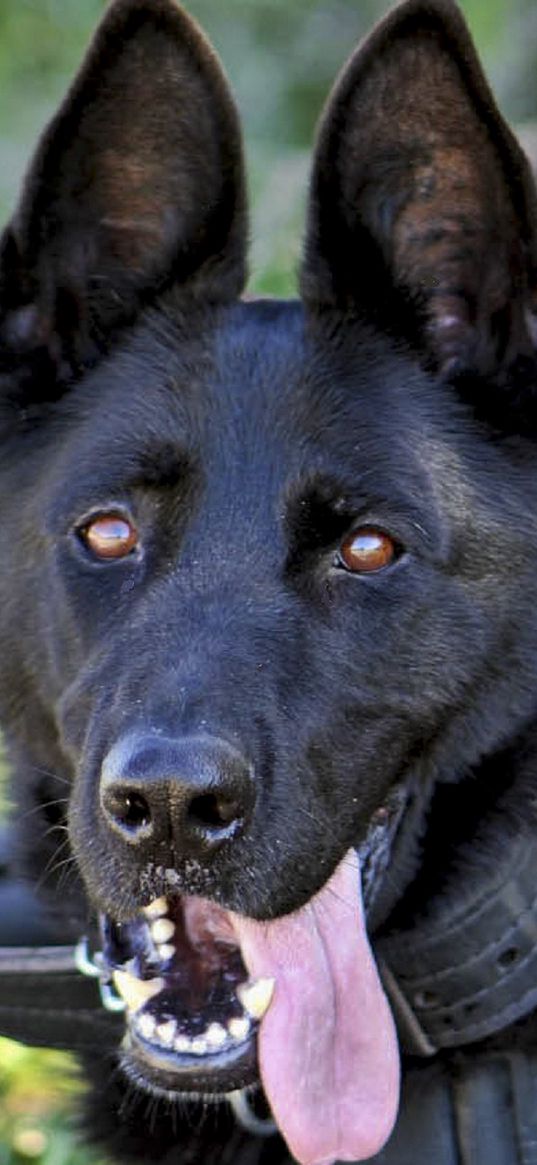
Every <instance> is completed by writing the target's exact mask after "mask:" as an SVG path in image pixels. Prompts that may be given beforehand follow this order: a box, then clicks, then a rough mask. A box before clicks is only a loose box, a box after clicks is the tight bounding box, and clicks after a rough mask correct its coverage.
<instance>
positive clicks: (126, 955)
mask: <svg viewBox="0 0 537 1165" xmlns="http://www.w3.org/2000/svg"><path fill="white" fill-rule="evenodd" d="M101 929H102V940H103V956H104V961H105V963H106V965H107V967H108V968H109V969H110V971H111V974H112V980H113V983H114V986H115V988H116V991H117V992H118V994H119V995H120V996H121V998H122V999H123V1001H124V1003H125V1013H126V1024H127V1037H126V1041H125V1045H124V1046H125V1048H126V1050H127V1052H128V1053H129V1055H130V1057H131V1058H133V1059H134V1062H135V1064H136V1065H137V1066H138V1067H139V1069H140V1071H141V1072H143V1074H144V1075H145V1076H146V1077H148V1080H149V1082H153V1084H154V1086H155V1087H156V1088H158V1090H159V1091H165V1090H172V1091H174V1092H177V1091H181V1092H191V1091H192V1092H200V1091H203V1092H208V1091H210V1092H214V1093H225V1092H229V1091H231V1090H234V1089H237V1088H243V1087H245V1086H246V1085H249V1084H252V1083H253V1082H254V1081H255V1080H256V1078H257V1066H256V1065H257V1057H256V1034H257V1029H258V1027H259V1023H260V1021H261V1019H262V1018H263V1016H264V1015H265V1014H266V1012H267V1010H268V1008H269V1006H270V1003H271V999H272V995H273V990H274V980H273V979H270V978H257V979H250V978H249V976H248V972H247V970H246V968H245V966H244V962H243V959H242V956H241V952H240V947H239V940H238V937H237V935H236V933H235V931H234V928H233V925H232V921H231V916H230V915H229V913H227V912H226V911H224V910H223V909H222V908H221V907H219V906H217V905H216V904H215V903H212V902H207V901H204V900H201V899H198V898H190V897H188V896H181V897H179V896H174V897H169V898H157V899H155V900H154V901H153V902H151V903H150V904H149V905H148V906H146V907H145V908H144V909H143V910H142V911H141V912H140V914H139V915H138V916H137V917H136V918H135V919H134V920H133V921H131V922H128V923H116V922H114V921H113V920H112V919H111V918H110V917H109V916H103V918H102V920H101Z"/></svg>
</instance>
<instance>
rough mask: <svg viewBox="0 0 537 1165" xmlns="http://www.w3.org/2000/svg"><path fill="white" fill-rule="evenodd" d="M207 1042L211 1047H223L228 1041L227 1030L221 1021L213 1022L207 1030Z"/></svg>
mask: <svg viewBox="0 0 537 1165" xmlns="http://www.w3.org/2000/svg"><path fill="white" fill-rule="evenodd" d="M204 1038H205V1042H206V1044H207V1045H208V1047H209V1048H223V1046H224V1044H225V1043H227V1038H228V1037H227V1032H226V1029H225V1027H222V1024H221V1023H211V1024H209V1027H208V1028H207V1031H206V1032H205V1037H204Z"/></svg>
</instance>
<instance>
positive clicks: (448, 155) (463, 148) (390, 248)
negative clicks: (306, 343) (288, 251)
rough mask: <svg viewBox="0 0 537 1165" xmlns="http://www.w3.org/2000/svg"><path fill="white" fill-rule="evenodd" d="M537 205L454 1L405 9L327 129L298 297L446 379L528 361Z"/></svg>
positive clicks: (347, 89) (337, 93)
mask: <svg viewBox="0 0 537 1165" xmlns="http://www.w3.org/2000/svg"><path fill="white" fill-rule="evenodd" d="M535 221H536V218H535V196H534V189H533V181H532V178H531V176H530V172H529V167H528V166H527V163H526V160H525V158H524V156H523V154H522V152H521V150H520V148H519V146H518V145H517V143H516V141H515V139H514V137H513V135H512V134H511V132H510V131H509V129H508V128H507V126H506V124H505V122H504V121H503V119H502V117H501V116H500V114H499V112H498V109H497V107H496V105H495V102H494V99H493V97H492V94H491V92H490V89H489V87H488V85H487V82H486V80H485V78H484V76H483V73H482V70H481V67H480V64H479V61H478V58H477V55H476V52H475V49H474V47H473V44H472V42H471V39H470V35H469V32H468V30H467V28H466V26H465V24H464V21H463V19H462V16H461V14H460V12H459V10H458V8H457V7H456V6H455V4H453V3H452V2H451V0H407V2H406V3H403V4H401V5H400V6H399V7H398V8H396V9H395V10H394V11H393V12H392V13H391V14H390V15H389V16H388V18H387V19H386V20H385V21H384V22H383V23H381V24H380V25H379V26H378V27H377V28H376V30H375V31H374V32H373V34H372V35H371V37H370V38H369V39H368V40H367V41H366V42H365V44H364V45H363V46H362V47H361V48H359V49H358V51H357V52H356V54H355V55H354V57H352V58H351V60H350V62H349V64H348V65H347V67H346V68H345V70H344V71H343V73H342V75H341V77H340V78H339V80H338V82H337V83H336V86H335V89H334V92H333V94H332V96H331V98H330V100H329V102H328V105H327V108H326V112H325V114H324V117H323V119H322V121H321V125H320V131H319V136H318V142H317V149H316V155H315V160H314V169H313V176H312V182H311V196H310V206H309V222H308V232H307V241H306V254H305V261H304V267H303V272H302V290H303V295H304V297H305V299H306V300H307V301H308V302H309V303H310V304H311V305H313V306H318V307H323V306H338V307H342V308H344V309H346V310H349V309H350V310H351V311H355V310H358V311H359V312H363V313H365V314H366V316H368V317H369V318H372V319H373V320H375V321H376V322H378V323H380V325H381V326H383V327H385V328H388V330H390V331H391V332H395V333H397V332H399V334H404V335H405V336H406V337H407V339H410V340H411V342H412V343H414V344H417V345H418V347H419V348H420V349H421V351H422V354H423V357H424V360H425V362H426V363H428V364H429V365H432V366H434V367H435V368H436V369H440V370H443V371H444V372H445V373H447V374H452V373H453V372H455V371H457V370H462V369H465V370H467V369H468V370H471V371H477V372H479V373H483V374H487V375H490V374H491V373H493V372H496V373H498V372H499V371H500V370H502V374H503V372H504V371H505V368H506V367H507V366H510V365H512V363H513V362H514V361H515V360H516V359H517V357H519V356H521V355H523V354H532V353H533V345H532V343H531V337H530V330H531V323H530V313H531V307H532V301H533V303H534V302H535V286H536V274H537V246H536V233H535Z"/></svg>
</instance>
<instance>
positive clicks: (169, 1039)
mask: <svg viewBox="0 0 537 1165" xmlns="http://www.w3.org/2000/svg"><path fill="white" fill-rule="evenodd" d="M156 1034H157V1039H158V1040H159V1042H160V1043H161V1044H163V1045H164V1047H165V1048H172V1047H173V1045H174V1042H175V1039H176V1036H177V1024H176V1022H175V1020H174V1019H169V1020H168V1022H167V1023H159V1025H158V1028H157V1032H156Z"/></svg>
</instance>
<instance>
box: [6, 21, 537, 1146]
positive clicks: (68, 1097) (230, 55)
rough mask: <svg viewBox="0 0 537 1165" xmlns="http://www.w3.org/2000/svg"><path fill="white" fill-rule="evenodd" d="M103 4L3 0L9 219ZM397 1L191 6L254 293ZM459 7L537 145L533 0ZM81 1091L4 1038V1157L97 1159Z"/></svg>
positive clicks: (59, 1064) (290, 248)
mask: <svg viewBox="0 0 537 1165" xmlns="http://www.w3.org/2000/svg"><path fill="white" fill-rule="evenodd" d="M148 2H150V0H148ZM104 7H105V4H104V2H103V0H0V95H1V96H0V212H1V214H2V218H4V217H5V216H7V215H8V214H9V213H10V211H11V210H12V208H13V206H14V204H15V200H16V196H17V189H18V186H19V183H20V180H21V177H22V175H23V173H24V169H25V166H26V163H27V160H28V157H29V153H30V150H31V147H32V143H33V142H34V141H35V137H36V135H37V133H38V132H39V130H40V128H41V127H42V126H43V125H44V123H45V122H46V120H47V118H48V117H49V116H50V114H51V113H52V111H53V110H54V108H55V105H56V103H57V102H58V100H59V99H60V97H61V95H62V94H63V92H64V90H65V88H66V86H67V84H68V81H69V78H70V77H71V76H72V73H73V70H74V69H75V68H76V65H77V62H78V61H79V59H80V56H81V53H82V51H83V48H84V45H85V44H86V43H87V40H88V37H89V35H90V32H91V29H92V27H93V26H94V24H95V23H96V21H97V19H98V18H99V15H100V14H101V13H102V11H103V10H104ZM388 7H389V4H388V3H387V2H386V0H191V2H190V3H189V4H188V8H189V11H190V12H191V13H192V14H193V15H194V16H195V17H196V18H197V19H198V20H199V22H200V23H201V24H202V26H203V28H204V29H205V31H206V32H207V34H208V35H209V37H210V39H211V40H212V41H213V43H214V45H215V47H216V48H217V50H218V51H219V53H220V55H221V57H222V59H223V61H224V63H225V67H226V70H227V72H228V75H229V77H230V78H231V80H232V84H233V89H234V91H235V94H236V97H237V101H238V104H239V107H240V109H241V113H242V117H243V123H244V126H245V133H246V138H247V151H248V160H249V168H250V186H251V194H252V202H253V223H252V242H253V253H252V280H251V286H252V289H253V290H256V291H264V292H269V293H274V294H288V293H289V292H292V291H293V290H294V273H295V270H296V266H297V261H298V256H299V250H300V231H301V222H302V216H303V205H304V198H305V189H306V182H307V173H308V158H309V151H310V147H311V140H312V134H313V131H314V126H315V123H316V120H317V117H318V114H319V111H320V109H321V106H322V103H323V101H324V98H325V96H326V94H327V91H328V89H329V87H330V85H331V83H332V81H333V79H334V76H335V74H336V72H337V71H338V69H339V68H340V66H341V64H342V63H343V61H344V60H345V59H346V57H347V56H348V54H349V52H350V51H351V49H352V47H353V46H354V44H355V43H356V41H357V40H358V39H359V37H360V36H361V35H362V34H363V33H364V32H365V31H366V30H367V29H368V28H369V27H370V26H371V24H372V23H373V21H374V20H375V19H376V18H377V17H378V16H380V15H381V14H382V13H383V12H385V11H386V10H387V8H388ZM462 7H463V10H464V12H465V13H466V16H467V18H468V21H469V24H470V27H471V29H472V32H473V34H474V37H475V39H476V42H477V45H478V48H479V50H480V53H481V55H482V58H483V60H484V63H485V66H486V69H487V73H488V75H489V78H490V79H491V81H492V84H493V87H494V89H495V91H496V94H497V96H498V98H499V101H500V105H501V107H502V109H503V110H504V112H505V113H506V114H507V116H508V117H509V119H510V120H512V121H515V122H516V123H518V124H522V123H528V126H529V137H528V139H527V140H528V142H531V134H532V123H533V119H536V120H537V4H536V2H535V0H462ZM0 770H1V759H0ZM0 800H1V798H0ZM77 1088H78V1083H77V1078H76V1073H75V1070H74V1068H73V1066H72V1065H71V1063H70V1061H69V1060H68V1059H67V1057H63V1056H61V1055H59V1054H55V1053H37V1052H32V1051H28V1050H26V1049H23V1048H19V1047H17V1046H15V1045H13V1044H9V1043H8V1042H7V1041H1V1040H0V1165H15V1163H17V1165H22V1163H24V1162H29V1161H35V1162H41V1163H42V1165H87V1163H88V1162H89V1160H90V1157H89V1156H88V1154H87V1153H86V1152H85V1151H84V1150H82V1149H81V1148H80V1147H79V1146H78V1145H77V1142H76V1137H75V1136H74V1133H73V1130H72V1127H71V1126H72V1115H71V1114H72V1111H73V1093H74V1092H76V1090H77ZM93 1160H94V1161H95V1160H101V1159H100V1158H95V1157H94V1158H93Z"/></svg>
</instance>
